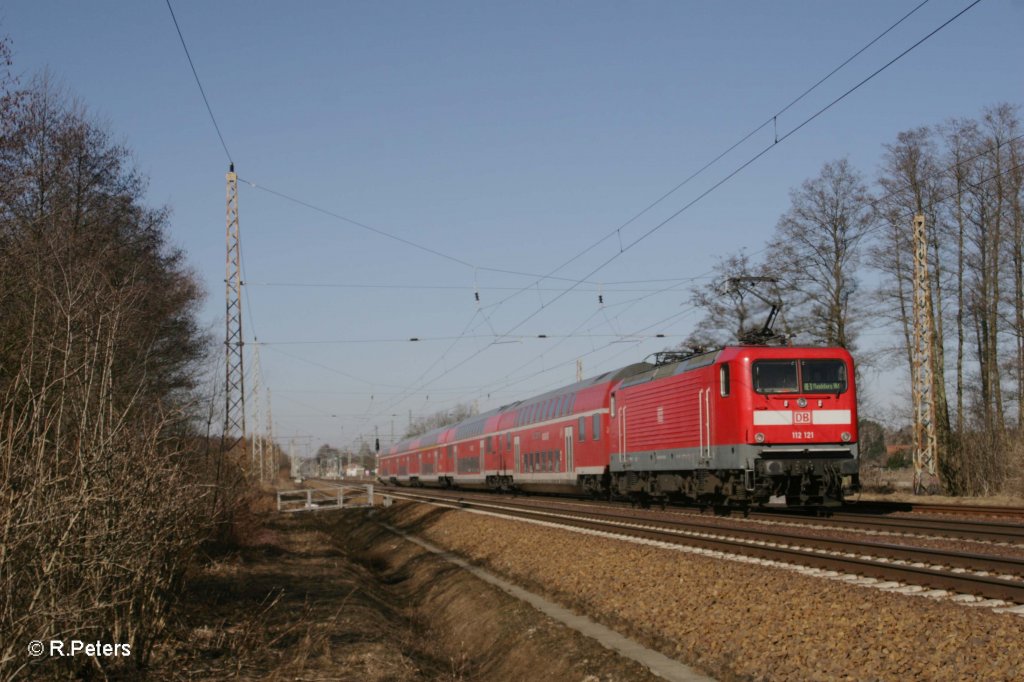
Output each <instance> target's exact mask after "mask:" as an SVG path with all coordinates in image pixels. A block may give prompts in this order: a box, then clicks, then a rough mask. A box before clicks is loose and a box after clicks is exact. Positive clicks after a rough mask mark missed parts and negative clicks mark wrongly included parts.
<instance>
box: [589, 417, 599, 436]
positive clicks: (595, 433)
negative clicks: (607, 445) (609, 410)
mask: <svg viewBox="0 0 1024 682" xmlns="http://www.w3.org/2000/svg"><path fill="white" fill-rule="evenodd" d="M593 426H594V428H593V430H592V431H591V438H593V439H594V440H601V415H599V414H595V415H594V424H593Z"/></svg>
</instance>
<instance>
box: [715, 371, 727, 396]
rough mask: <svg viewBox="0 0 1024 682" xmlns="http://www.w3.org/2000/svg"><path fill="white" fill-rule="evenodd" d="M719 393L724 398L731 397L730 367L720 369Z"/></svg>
mask: <svg viewBox="0 0 1024 682" xmlns="http://www.w3.org/2000/svg"><path fill="white" fill-rule="evenodd" d="M718 392H719V394H720V395H721V396H722V397H723V398H725V397H727V396H728V395H729V365H722V366H721V367H719V368H718Z"/></svg>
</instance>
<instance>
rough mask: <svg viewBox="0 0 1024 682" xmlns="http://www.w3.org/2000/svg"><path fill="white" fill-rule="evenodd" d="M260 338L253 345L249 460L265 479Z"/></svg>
mask: <svg viewBox="0 0 1024 682" xmlns="http://www.w3.org/2000/svg"><path fill="white" fill-rule="evenodd" d="M258 341H259V339H257V338H255V337H253V342H254V343H253V347H252V361H253V362H252V365H251V367H252V369H251V372H252V421H251V422H250V424H251V427H252V452H250V453H249V462H250V465H251V466H252V472H253V475H254V476H258V477H259V480H261V481H262V480H264V478H265V477H264V472H263V464H264V447H265V443H266V431H265V430H264V428H263V405H262V404H261V403H262V396H261V393H262V392H263V370H262V368H261V367H260V346H259V343H258Z"/></svg>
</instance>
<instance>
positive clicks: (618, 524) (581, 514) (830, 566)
mask: <svg viewBox="0 0 1024 682" xmlns="http://www.w3.org/2000/svg"><path fill="white" fill-rule="evenodd" d="M388 494H391V495H393V496H395V497H401V498H406V499H410V500H414V501H424V502H432V503H439V504H448V505H451V506H460V507H463V508H471V509H476V510H478V511H484V512H488V513H491V514H497V515H499V516H504V517H508V518H520V519H526V520H532V521H539V522H545V523H551V524H555V525H562V526H571V527H575V528H582V529H587V530H593V531H599V532H605V533H612V534H617V535H625V536H629V537H636V538H644V539H647V540H651V541H656V542H665V543H669V544H676V545H687V546H693V547H700V548H703V549H707V550H713V551H718V552H724V553H728V554H738V555H743V556H753V557H757V558H760V559H766V560H771V561H779V562H784V563H788V564H797V565H801V566H809V567H813V568H819V569H825V570H831V571H841V572H844V573H850V574H855V575H861V576H865V577H870V578H875V579H879V580H884V581H898V582H901V583H905V584H909V585H919V586H921V587H923V588H930V589H937V590H949V591H953V592H957V593H962V594H970V595H976V596H979V597H983V598H985V599H999V600H1004V601H1010V602H1014V603H1016V604H1024V560H1022V559H1014V558H1006V557H999V556H994V555H988V554H973V553H963V552H951V551H947V550H936V549H929V548H920V547H908V546H904V545H893V544H887V543H879V542H860V541H851V540H849V539H840V538H833V537H807V536H804V535H795V534H792V533H789V532H786V531H784V530H783V531H777V530H772V529H770V528H765V527H763V526H762V527H760V528H757V529H754V528H751V529H749V530H747V529H737V528H731V527H722V526H720V525H714V524H712V523H709V522H707V521H705V520H702V519H701V517H700V516H698V515H696V514H657V513H651V512H646V511H644V512H638V511H637V510H630V509H625V508H621V507H620V508H606V509H595V508H592V507H588V508H586V509H582V508H581V507H580V505H575V506H574V507H573V506H570V505H568V504H566V503H559V502H554V501H551V500H550V499H543V501H538V500H537V499H533V500H508V499H499V500H495V499H494V498H493V496H487V495H469V494H467V493H465V492H462V493H453V492H450V491H431V492H429V493H427V492H413V491H406V490H404V489H402V490H399V491H396V490H395V489H391V490H389V491H388ZM829 520H830V519H824V521H829ZM893 520H894V521H895V519H893ZM816 521H822V519H816ZM1017 541H1018V542H1019V541H1020V539H1018V540H1017Z"/></svg>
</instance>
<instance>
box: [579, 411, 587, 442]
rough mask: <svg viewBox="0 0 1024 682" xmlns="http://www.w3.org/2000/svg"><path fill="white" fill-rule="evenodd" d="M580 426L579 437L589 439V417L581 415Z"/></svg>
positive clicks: (582, 439)
mask: <svg viewBox="0 0 1024 682" xmlns="http://www.w3.org/2000/svg"><path fill="white" fill-rule="evenodd" d="M578 428H579V432H580V433H579V436H578V437H579V439H580V440H581V441H584V440H586V439H587V418H586V417H580V424H579V427H578Z"/></svg>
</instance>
